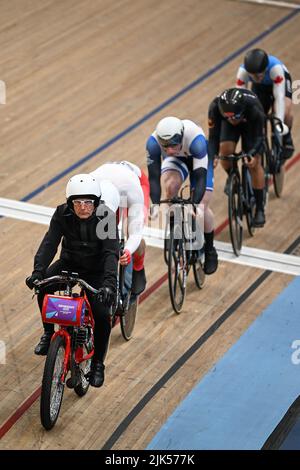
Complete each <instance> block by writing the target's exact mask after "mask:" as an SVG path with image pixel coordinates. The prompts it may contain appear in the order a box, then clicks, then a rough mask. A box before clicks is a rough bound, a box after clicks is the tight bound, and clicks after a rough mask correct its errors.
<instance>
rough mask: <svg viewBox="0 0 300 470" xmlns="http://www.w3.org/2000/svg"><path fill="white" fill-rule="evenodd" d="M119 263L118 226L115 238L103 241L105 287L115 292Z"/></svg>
mask: <svg viewBox="0 0 300 470" xmlns="http://www.w3.org/2000/svg"><path fill="white" fill-rule="evenodd" d="M118 261H119V236H118V230H117V226H116V236H115V238H105V239H104V240H103V273H104V278H103V287H110V288H111V289H112V290H113V291H114V292H116V290H117V275H118Z"/></svg>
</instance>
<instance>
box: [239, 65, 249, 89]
mask: <svg viewBox="0 0 300 470" xmlns="http://www.w3.org/2000/svg"><path fill="white" fill-rule="evenodd" d="M248 82H249V75H248V73H247V71H246V70H245V68H244V67H242V66H240V67H239V69H238V72H237V75H236V87H237V88H247V87H248Z"/></svg>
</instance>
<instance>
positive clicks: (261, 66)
mask: <svg viewBox="0 0 300 470" xmlns="http://www.w3.org/2000/svg"><path fill="white" fill-rule="evenodd" d="M268 63H269V58H268V54H267V53H266V52H265V51H263V50H262V49H252V50H251V51H248V52H247V54H246V55H245V58H244V67H245V69H246V70H247V72H248V73H254V74H256V73H262V72H264V71H265V70H266V68H267V66H268Z"/></svg>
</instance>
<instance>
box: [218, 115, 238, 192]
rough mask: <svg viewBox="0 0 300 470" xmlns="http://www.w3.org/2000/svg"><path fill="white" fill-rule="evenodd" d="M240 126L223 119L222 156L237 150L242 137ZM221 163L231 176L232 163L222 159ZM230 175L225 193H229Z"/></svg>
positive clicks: (221, 135)
mask: <svg viewBox="0 0 300 470" xmlns="http://www.w3.org/2000/svg"><path fill="white" fill-rule="evenodd" d="M239 127H240V126H239V125H238V126H232V125H231V124H229V122H227V121H225V120H223V121H222V124H221V132H220V150H219V154H220V156H222V157H226V155H230V154H232V153H234V152H235V150H236V146H237V143H238V141H239V138H240V128H239ZM221 165H222V167H223V169H224V170H225V171H226V173H227V175H228V176H229V173H230V170H231V163H230V162H226V161H224V160H221ZM228 176H227V180H226V183H225V187H224V192H225V194H227V195H228V181H229V180H228Z"/></svg>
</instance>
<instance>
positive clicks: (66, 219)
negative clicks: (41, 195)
mask: <svg viewBox="0 0 300 470" xmlns="http://www.w3.org/2000/svg"><path fill="white" fill-rule="evenodd" d="M98 223H99V218H98V217H96V215H93V216H92V217H90V218H89V219H80V218H78V217H77V216H76V215H75V214H74V212H73V211H72V210H71V209H70V208H69V207H68V205H67V204H62V205H60V206H58V207H57V209H56V211H55V213H54V214H53V216H52V218H51V222H50V227H49V230H48V232H47V233H46V235H45V236H44V239H43V241H42V243H41V244H40V247H39V249H38V251H37V253H36V255H35V258H34V271H38V272H41V273H42V274H44V273H45V271H46V269H47V268H48V266H49V265H50V263H51V262H52V260H53V258H54V256H55V254H56V252H57V249H58V246H59V244H60V242H61V241H62V249H61V253H60V259H62V260H63V261H64V263H65V264H66V266H68V268H69V269H70V270H72V271H74V272H78V273H79V274H80V275H85V274H89V275H100V276H101V277H102V278H103V287H110V288H112V289H113V290H115V289H116V283H117V269H118V258H119V241H118V233H117V227H116V230H115V237H114V238H113V239H112V238H106V239H104V240H101V239H99V238H98V237H97V232H96V230H97V225H98Z"/></svg>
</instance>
